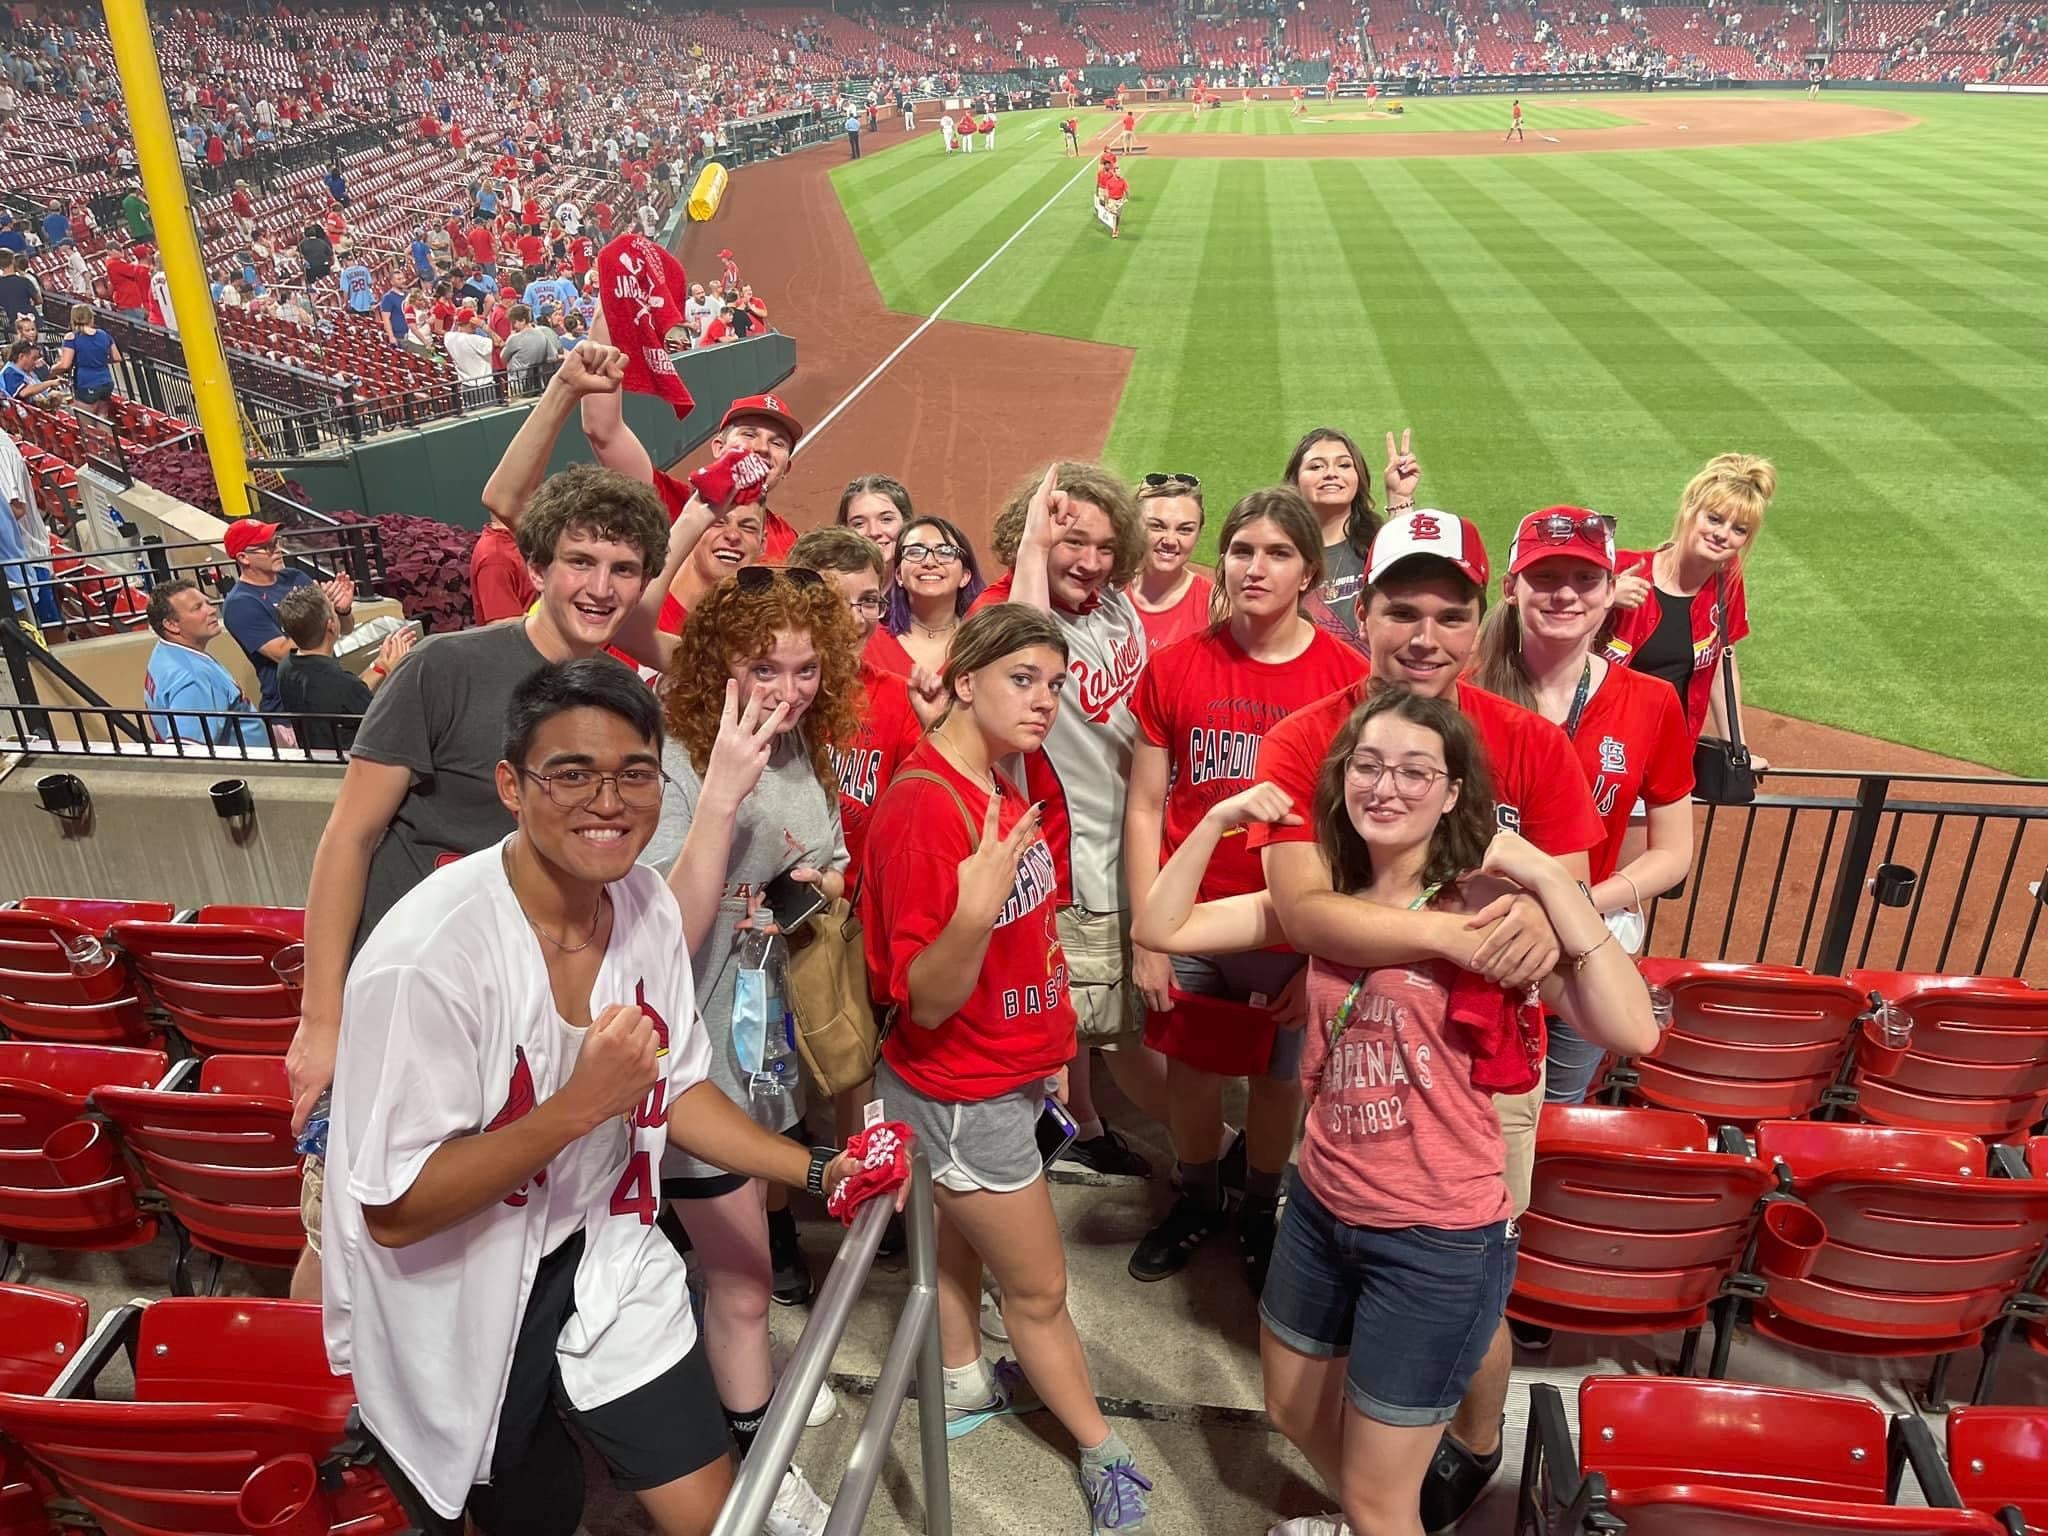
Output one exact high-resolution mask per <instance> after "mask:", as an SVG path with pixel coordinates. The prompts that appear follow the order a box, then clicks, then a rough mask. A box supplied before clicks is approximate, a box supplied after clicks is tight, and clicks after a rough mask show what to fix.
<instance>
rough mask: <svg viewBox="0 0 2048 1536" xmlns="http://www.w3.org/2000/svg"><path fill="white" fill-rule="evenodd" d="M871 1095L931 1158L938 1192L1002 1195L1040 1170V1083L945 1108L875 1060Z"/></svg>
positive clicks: (1042, 1167)
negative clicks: (914, 1135) (880, 1102)
mask: <svg viewBox="0 0 2048 1536" xmlns="http://www.w3.org/2000/svg"><path fill="white" fill-rule="evenodd" d="M912 1027H915V1026H912ZM875 1096H876V1097H877V1098H879V1099H880V1100H881V1101H882V1111H883V1113H884V1114H886V1115H887V1116H888V1117H889V1118H890V1119H891V1120H901V1121H902V1122H903V1123H904V1124H905V1125H907V1126H909V1127H910V1128H911V1129H912V1130H913V1131H915V1132H917V1139H918V1140H919V1141H921V1142H923V1143H924V1151H925V1156H926V1157H928V1158H930V1159H931V1165H932V1178H933V1179H934V1180H935V1181H936V1182H937V1183H938V1184H939V1185H940V1186H941V1187H942V1188H945V1189H950V1190H955V1191H957V1192H959V1193H960V1194H963V1195H964V1194H972V1193H973V1192H974V1191H976V1190H978V1189H985V1190H987V1191H989V1193H991V1194H997V1195H1006V1194H1009V1193H1010V1192H1011V1191H1012V1190H1018V1189H1025V1188H1028V1187H1029V1186H1030V1184H1031V1182H1032V1181H1033V1180H1034V1179H1037V1178H1038V1177H1040V1176H1041V1175H1042V1174H1043V1173H1044V1172H1045V1160H1044V1158H1042V1157H1041V1156H1040V1155H1039V1151H1038V1116H1039V1114H1040V1112H1041V1111H1042V1110H1043V1109H1044V1108H1045V1085H1044V1084H1043V1083H1033V1084H1031V1085H1029V1086H1028V1087H1024V1088H1019V1089H1016V1090H1014V1091H1013V1092H1010V1093H1005V1094H1002V1095H1001V1096H999V1097H997V1098H993V1099H984V1100H982V1101H981V1102H980V1103H977V1104H948V1103H946V1102H945V1101H943V1100H940V1099H932V1098H927V1097H926V1096H925V1095H923V1094H921V1093H919V1092H918V1091H917V1090H916V1089H915V1088H913V1087H911V1086H910V1085H909V1084H908V1083H906V1082H904V1081H903V1079H902V1078H900V1077H898V1076H897V1075H896V1070H895V1068H893V1067H891V1066H890V1065H889V1063H888V1062H887V1061H878V1062H876V1063H875Z"/></svg>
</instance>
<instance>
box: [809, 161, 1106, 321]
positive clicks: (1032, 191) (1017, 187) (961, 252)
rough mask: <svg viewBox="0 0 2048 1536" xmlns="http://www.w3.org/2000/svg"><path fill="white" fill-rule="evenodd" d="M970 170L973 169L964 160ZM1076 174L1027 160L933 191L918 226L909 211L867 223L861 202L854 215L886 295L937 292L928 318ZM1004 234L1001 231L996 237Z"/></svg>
mask: <svg viewBox="0 0 2048 1536" xmlns="http://www.w3.org/2000/svg"><path fill="white" fill-rule="evenodd" d="M962 168H963V169H966V167H964V161H963V167H962ZM1075 169H1076V167H1075V163H1074V162H1073V161H1071V160H1058V159H1055V160H1051V161H1047V160H1043V159H1038V158H1033V159H1026V158H1024V157H1022V156H1019V157H1018V158H1017V160H1016V161H1015V163H1014V165H1013V166H1005V167H1004V168H1003V169H1001V170H998V171H996V172H995V173H994V174H993V175H992V176H991V177H990V178H989V179H987V180H978V179H976V178H975V177H972V176H969V175H964V174H956V175H955V176H954V177H953V178H952V179H951V183H950V184H949V185H945V186H940V187H938V188H936V189H934V190H932V191H930V192H928V193H926V194H925V195H924V196H923V197H921V198H919V199H917V201H916V204H915V205H914V206H915V207H916V209H917V215H916V219H915V222H913V221H912V219H911V215H910V214H909V213H908V212H906V213H904V214H902V215H899V217H898V218H897V219H895V220H892V221H889V222H888V223H887V224H886V225H882V226H880V227H877V226H876V225H873V224H870V223H869V222H868V221H867V220H866V218H865V215H864V212H863V210H862V208H861V205H860V204H859V203H857V202H856V203H854V204H852V205H850V206H849V207H848V210H847V212H848V217H849V219H851V221H852V223H853V227H854V232H855V234H856V235H857V236H859V237H860V240H861V246H862V249H863V250H864V251H866V252H867V253H868V260H869V265H870V266H871V267H872V268H873V270H874V274H875V280H876V282H877V283H879V284H880V285H881V286H882V289H883V292H884V293H885V294H888V293H892V292H895V291H897V290H899V289H904V288H909V289H917V290H926V291H931V290H935V296H934V297H933V298H932V299H931V301H930V303H928V304H925V305H923V306H921V312H923V313H927V314H928V313H930V311H931V307H932V306H933V305H936V304H937V303H938V302H939V301H940V300H941V299H943V298H944V297H945V296H946V295H947V294H949V293H951V292H952V291H953V290H954V289H955V288H957V287H958V286H959V285H960V284H961V283H962V282H963V281H965V280H966V278H967V276H968V274H969V273H971V272H973V271H974V269H975V268H976V267H978V266H980V265H981V263H982V262H983V261H985V260H986V259H987V258H988V255H989V253H990V252H991V251H993V250H994V249H995V248H996V247H997V246H998V245H1000V244H1001V243H1002V242H1003V241H1004V240H1005V239H1007V238H1008V237H1009V236H1010V235H1011V234H1012V233H1013V232H1014V231H1015V230H1016V229H1017V227H1018V226H1019V225H1020V224H1022V223H1023V222H1024V221H1025V220H1026V219H1028V218H1030V217H1031V215H1032V214H1033V213H1035V212H1037V211H1038V209H1039V208H1040V207H1041V206H1043V205H1044V203H1045V200H1046V199H1047V198H1049V197H1051V196H1052V195H1053V193H1054V192H1055V191H1057V190H1058V189H1059V187H1060V186H1061V184H1062V183H1064V182H1066V181H1067V180H1068V179H1069V178H1071V177H1072V176H1073V174H1074V171H1075ZM1075 190H1076V191H1077V192H1078V191H1079V190H1080V189H1078V188H1076V189H1075ZM1052 216H1053V215H1052V214H1050V213H1048V214H1047V215H1046V217H1047V218H1051V217H1052ZM996 231H999V232H1000V233H995V234H994V237H993V238H990V236H991V233H992V232H996Z"/></svg>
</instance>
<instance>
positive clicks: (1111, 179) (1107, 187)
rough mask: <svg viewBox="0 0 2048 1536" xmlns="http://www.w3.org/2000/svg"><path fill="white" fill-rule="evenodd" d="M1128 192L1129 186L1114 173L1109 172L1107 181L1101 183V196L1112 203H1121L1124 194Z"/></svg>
mask: <svg viewBox="0 0 2048 1536" xmlns="http://www.w3.org/2000/svg"><path fill="white" fill-rule="evenodd" d="M1130 190H1131V184H1130V183H1129V182H1127V181H1125V180H1124V179H1123V177H1121V176H1119V175H1117V173H1116V172H1115V171H1111V172H1110V173H1109V176H1108V179H1107V180H1105V181H1104V182H1103V183H1102V195H1103V196H1104V197H1106V198H1108V199H1109V200H1110V201H1111V202H1112V203H1120V202H1122V201H1123V200H1124V194H1125V193H1127V192H1129V191H1130Z"/></svg>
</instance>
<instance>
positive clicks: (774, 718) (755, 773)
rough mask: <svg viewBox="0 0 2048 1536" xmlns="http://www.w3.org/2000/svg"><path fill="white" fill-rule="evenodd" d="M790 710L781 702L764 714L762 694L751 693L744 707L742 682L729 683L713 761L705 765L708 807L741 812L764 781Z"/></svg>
mask: <svg viewBox="0 0 2048 1536" xmlns="http://www.w3.org/2000/svg"><path fill="white" fill-rule="evenodd" d="M788 713H789V706H788V705H787V704H777V705H776V706H775V707H774V708H773V709H771V710H769V711H767V712H766V713H765V714H764V713H763V712H762V709H761V699H760V695H758V694H754V695H751V696H749V698H748V699H747V704H746V708H744V709H742V708H741V707H740V685H739V684H738V683H736V682H733V681H731V680H728V681H727V682H726V685H725V703H724V705H723V706H722V707H721V708H720V709H719V711H718V736H717V738H716V739H715V740H714V741H713V742H712V743H711V761H710V763H709V764H708V765H706V767H705V770H704V792H703V794H702V795H701V796H700V797H699V798H700V800H701V802H702V803H703V805H704V806H705V807H712V808H715V809H716V810H717V812H718V813H719V814H724V815H732V814H734V813H736V812H737V811H738V809H739V803H740V802H741V801H742V800H744V799H746V797H747V796H748V795H750V794H752V793H753V790H754V786H755V785H756V784H758V783H760V782H761V772H762V770H763V769H765V768H766V767H767V766H768V758H769V755H770V754H771V753H773V752H774V750H775V738H776V736H777V734H778V733H779V732H780V731H781V729H782V720H783V716H785V715H787V714H788Z"/></svg>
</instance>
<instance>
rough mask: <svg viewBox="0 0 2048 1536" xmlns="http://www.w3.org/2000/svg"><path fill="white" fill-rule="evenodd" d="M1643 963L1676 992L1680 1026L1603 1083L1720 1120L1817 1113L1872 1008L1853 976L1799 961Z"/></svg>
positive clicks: (1648, 974)
mask: <svg viewBox="0 0 2048 1536" xmlns="http://www.w3.org/2000/svg"><path fill="white" fill-rule="evenodd" d="M1642 971H1643V977H1644V979H1645V980H1646V981H1648V982H1650V983H1651V984H1652V985H1653V986H1662V987H1665V988H1668V989H1669V990H1670V992H1671V1000H1672V1010H1673V1011H1672V1022H1671V1027H1670V1028H1669V1029H1668V1030H1666V1031H1665V1032H1664V1036H1663V1038H1662V1039H1661V1040H1660V1041H1659V1042H1658V1044H1657V1049H1656V1050H1655V1052H1653V1053H1652V1054H1650V1055H1648V1056H1642V1057H1638V1058H1636V1059H1634V1060H1633V1061H1631V1062H1627V1063H1622V1064H1620V1065H1618V1066H1617V1067H1615V1068H1613V1069H1611V1070H1610V1071H1609V1073H1608V1075H1607V1079H1606V1081H1605V1083H1604V1084H1603V1085H1602V1088H1601V1090H1600V1091H1601V1092H1602V1093H1606V1094H1609V1095H1611V1096H1615V1097H1620V1096H1623V1095H1626V1096H1628V1097H1630V1098H1634V1099H1639V1100H1641V1101H1642V1102H1643V1103H1645V1104H1650V1105H1654V1106H1656V1107H1658V1108H1661V1109H1675V1110H1679V1111H1682V1112H1684V1113H1686V1114H1693V1115H1699V1116H1701V1117H1702V1118H1704V1119H1705V1120H1706V1121H1708V1123H1710V1124H1713V1125H1722V1124H1734V1125H1741V1126H1745V1127H1746V1126H1753V1125H1755V1124H1756V1123H1757V1122H1758V1121H1760V1120H1769V1119H1782V1118H1786V1117H1791V1116H1797V1115H1806V1114H1811V1113H1813V1111H1814V1110H1816V1109H1818V1108H1819V1107H1820V1105H1821V1103H1822V1101H1823V1100H1824V1099H1825V1098H1826V1096H1827V1092H1828V1090H1829V1088H1830V1087H1832V1086H1833V1084H1834V1082H1835V1079H1836V1076H1837V1074H1838V1071H1839V1069H1840V1067H1841V1063H1842V1057H1843V1055H1844V1053H1845V1051H1846V1050H1847V1047H1848V1042H1849V1032H1850V1029H1851V1028H1852V1027H1853V1026H1854V1025H1855V1023H1856V1021H1857V1019H1858V1018H1859V1017H1860V1015H1861V1014H1862V1013H1863V1011H1864V1009H1865V1007H1866V999H1865V996H1864V993H1863V992H1862V991H1860V990H1859V989H1858V988H1856V987H1855V986H1854V985H1852V984H1851V983H1850V982H1847V981H1845V980H1843V979H1842V978H1841V977H1839V976H1816V975H1814V974H1813V973H1812V972H1811V971H1806V970H1802V969H1800V968H1799V967H1797V966H1786V965H1730V964H1723V963H1721V962H1718V961H1705V960H1656V959H1646V960H1644V961H1643V963H1642Z"/></svg>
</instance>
